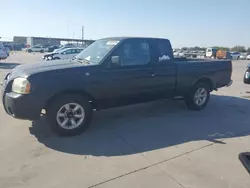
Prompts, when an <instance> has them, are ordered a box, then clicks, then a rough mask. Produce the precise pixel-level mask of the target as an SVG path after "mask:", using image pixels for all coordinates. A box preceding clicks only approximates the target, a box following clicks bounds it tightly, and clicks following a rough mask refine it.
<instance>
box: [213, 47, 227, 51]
mask: <svg viewBox="0 0 250 188" xmlns="http://www.w3.org/2000/svg"><path fill="white" fill-rule="evenodd" d="M213 48H216V49H217V50H223V51H228V50H229V48H228V47H223V46H214V47H213Z"/></svg>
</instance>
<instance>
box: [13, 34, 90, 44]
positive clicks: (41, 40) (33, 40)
mask: <svg viewBox="0 0 250 188" xmlns="http://www.w3.org/2000/svg"><path fill="white" fill-rule="evenodd" d="M13 42H14V43H20V44H25V45H28V46H34V45H48V46H54V45H61V43H62V42H64V43H65V42H66V43H79V44H82V45H83V46H89V45H90V44H92V43H93V42H94V40H82V39H68V38H48V37H23V36H14V38H13Z"/></svg>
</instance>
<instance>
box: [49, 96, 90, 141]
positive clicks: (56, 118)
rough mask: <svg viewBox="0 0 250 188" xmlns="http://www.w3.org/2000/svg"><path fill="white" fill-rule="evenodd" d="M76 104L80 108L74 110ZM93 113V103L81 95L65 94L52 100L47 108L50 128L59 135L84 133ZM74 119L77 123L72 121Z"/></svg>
mask: <svg viewBox="0 0 250 188" xmlns="http://www.w3.org/2000/svg"><path fill="white" fill-rule="evenodd" d="M66 106H67V107H66ZM76 106H78V110H76V111H75V112H74V109H76ZM67 109H68V110H67ZM82 112H83V113H82ZM92 115H93V109H92V106H91V104H90V103H89V101H88V100H87V98H85V97H82V96H80V95H63V96H61V97H59V98H56V99H55V100H54V101H52V104H51V105H50V106H49V107H48V109H47V118H48V120H49V125H50V128H51V129H52V131H53V132H55V133H56V134H57V135H59V136H75V135H78V134H81V133H83V132H84V131H85V130H86V129H87V128H88V127H89V124H90V122H91V119H92ZM82 117H83V119H82ZM72 120H73V121H74V122H75V123H72ZM66 121H67V122H66ZM65 122H66V123H65Z"/></svg>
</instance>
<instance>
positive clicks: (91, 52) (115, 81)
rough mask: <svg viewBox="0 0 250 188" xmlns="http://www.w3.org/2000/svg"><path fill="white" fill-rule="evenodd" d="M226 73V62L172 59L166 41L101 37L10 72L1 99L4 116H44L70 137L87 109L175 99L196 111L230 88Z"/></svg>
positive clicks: (84, 123)
mask: <svg viewBox="0 0 250 188" xmlns="http://www.w3.org/2000/svg"><path fill="white" fill-rule="evenodd" d="M231 73H232V63H231V61H226V60H205V59H202V60H188V59H184V58H179V59H175V58H174V57H173V51H172V47H171V44H170V42H169V40H167V39H159V38H135V37H116V38H105V39H100V40H97V41H96V42H94V43H93V44H92V45H90V46H89V47H87V48H86V49H85V50H83V51H82V52H81V53H80V54H79V55H77V56H76V58H75V59H73V60H68V61H55V62H49V63H48V62H46V63H44V62H41V63H35V64H26V65H20V66H18V67H16V68H15V69H14V70H13V71H12V72H11V73H9V74H7V75H6V78H5V80H4V86H3V92H2V93H3V94H2V98H3V105H4V108H5V111H6V112H7V113H8V114H9V115H11V116H13V117H15V118H20V119H28V120H36V119H38V118H39V117H40V114H41V112H42V111H45V112H46V116H47V117H48V120H49V122H50V125H51V128H52V129H53V130H54V131H55V132H56V133H57V134H59V135H76V134H79V133H82V132H83V131H84V130H85V129H86V128H87V127H88V125H89V124H90V121H91V118H92V114H93V109H96V110H100V109H104V108H111V107H117V106H124V105H129V104H135V103H139V102H145V101H151V100H158V99H161V98H165V97H168V98H173V97H179V98H183V99H184V101H185V103H186V105H187V107H188V108H189V109H192V110H201V109H203V108H204V107H205V106H206V105H207V103H208V101H209V96H210V92H211V91H213V90H217V89H218V88H221V87H224V86H229V85H231V84H232V80H231ZM135 113H136V112H135Z"/></svg>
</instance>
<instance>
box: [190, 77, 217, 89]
mask: <svg viewBox="0 0 250 188" xmlns="http://www.w3.org/2000/svg"><path fill="white" fill-rule="evenodd" d="M198 83H205V84H207V85H208V86H209V88H210V91H213V90H214V89H215V86H214V83H213V81H212V79H211V78H208V77H202V78H199V79H198V80H196V81H195V82H194V83H193V86H195V85H196V84H198Z"/></svg>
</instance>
